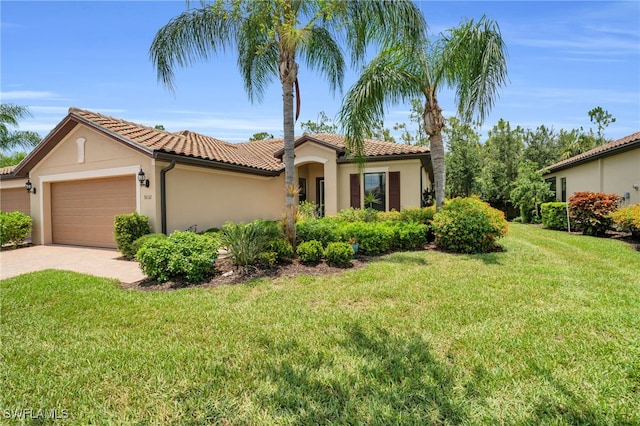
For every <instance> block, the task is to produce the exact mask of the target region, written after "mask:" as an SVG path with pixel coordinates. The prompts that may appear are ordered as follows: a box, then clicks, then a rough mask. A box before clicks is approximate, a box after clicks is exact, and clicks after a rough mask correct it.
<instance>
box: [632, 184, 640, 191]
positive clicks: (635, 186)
mask: <svg viewBox="0 0 640 426" xmlns="http://www.w3.org/2000/svg"><path fill="white" fill-rule="evenodd" d="M631 186H633V189H635V190H636V191H637V190H638V188H640V185H638V184H637V183H634V184H633V185H631Z"/></svg>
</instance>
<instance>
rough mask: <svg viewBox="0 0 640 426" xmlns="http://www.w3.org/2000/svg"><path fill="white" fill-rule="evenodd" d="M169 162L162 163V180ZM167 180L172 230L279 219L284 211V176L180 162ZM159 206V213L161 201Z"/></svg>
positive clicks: (201, 228) (168, 212)
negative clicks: (230, 222) (228, 170)
mask: <svg viewBox="0 0 640 426" xmlns="http://www.w3.org/2000/svg"><path fill="white" fill-rule="evenodd" d="M166 165H168V163H166V164H160V162H158V164H157V170H158V179H159V170H160V169H162V168H163V167H165V166H166ZM166 183H167V232H168V233H171V232H173V231H175V230H185V229H187V228H189V227H191V226H193V225H197V229H198V231H204V230H206V229H209V228H212V227H216V228H219V227H221V226H222V225H223V224H224V223H225V222H227V221H234V222H250V221H252V220H255V219H272V220H278V219H280V218H281V217H282V215H283V214H284V205H285V187H284V175H280V176H277V177H264V176H255V175H250V174H246V173H236V172H227V171H222V170H216V169H206V168H202V167H195V166H189V165H181V164H178V165H176V166H175V168H174V169H172V170H170V171H168V172H167V174H166ZM157 208H158V212H159V211H160V205H159V204H158V207H157ZM157 228H158V229H157V231H158V232H160V229H159V227H157Z"/></svg>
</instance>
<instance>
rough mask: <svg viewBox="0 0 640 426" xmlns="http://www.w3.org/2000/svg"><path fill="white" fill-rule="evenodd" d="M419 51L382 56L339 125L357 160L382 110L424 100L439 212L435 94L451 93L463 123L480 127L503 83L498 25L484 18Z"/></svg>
mask: <svg viewBox="0 0 640 426" xmlns="http://www.w3.org/2000/svg"><path fill="white" fill-rule="evenodd" d="M422 45H423V47H422V48H421V49H419V50H412V48H411V47H406V46H405V47H401V48H390V49H386V50H383V51H381V52H380V53H379V54H378V56H376V57H375V58H374V59H373V60H372V61H371V62H370V63H369V64H368V65H367V67H366V68H365V70H364V71H363V73H362V75H361V77H360V78H359V79H358V81H357V82H356V83H355V84H354V86H353V87H352V88H351V89H350V90H349V92H348V93H347V95H346V96H345V99H344V102H343V105H342V107H341V109H340V111H339V113H338V121H339V122H340V124H341V126H342V127H343V129H344V130H345V136H346V142H347V144H348V146H349V147H350V148H351V151H352V152H354V153H356V154H359V153H361V152H362V150H363V139H364V135H366V132H367V129H369V128H370V127H371V126H373V125H374V124H375V123H377V122H379V121H380V120H381V119H382V118H383V117H384V109H385V106H386V105H387V104H397V103H399V102H406V101H409V100H411V99H413V98H416V97H420V98H422V97H424V113H423V116H422V119H423V120H424V130H425V132H426V133H427V135H428V136H429V143H430V146H431V164H432V166H433V171H434V178H435V193H436V208H438V207H440V206H441V205H442V203H443V202H444V191H445V165H444V161H445V160H444V144H443V142H442V129H443V127H444V126H445V120H444V117H443V116H442V109H441V108H440V104H439V103H438V97H437V94H438V90H439V89H442V88H443V87H449V88H453V89H455V91H456V105H457V110H458V115H459V116H460V119H461V120H462V121H463V123H465V124H466V123H471V122H472V121H473V120H474V119H475V120H476V122H477V123H478V124H479V123H481V122H482V121H483V120H484V119H485V118H486V116H487V115H488V113H489V110H490V109H491V107H492V106H493V103H494V100H495V99H496V96H497V91H498V89H499V88H500V87H501V86H502V85H503V84H504V83H505V81H506V78H507V67H506V47H505V44H504V42H503V40H502V36H501V34H500V29H499V28H498V24H497V23H496V22H494V21H492V20H490V19H487V18H486V17H484V16H483V17H482V18H481V19H480V20H479V21H477V22H475V21H474V20H473V19H472V20H469V21H467V22H466V23H463V24H462V25H461V26H460V27H457V28H453V29H450V30H448V31H447V32H446V33H445V34H441V37H440V38H439V39H438V40H436V41H434V42H430V41H429V40H428V39H426V38H425V39H423V43H422Z"/></svg>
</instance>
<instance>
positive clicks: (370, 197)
mask: <svg viewBox="0 0 640 426" xmlns="http://www.w3.org/2000/svg"><path fill="white" fill-rule="evenodd" d="M385 177H386V174H385V173H365V174H364V207H365V208H371V209H374V210H380V211H385V209H386V206H387V198H386V185H385Z"/></svg>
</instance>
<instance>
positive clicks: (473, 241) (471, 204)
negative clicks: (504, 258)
mask: <svg viewBox="0 0 640 426" xmlns="http://www.w3.org/2000/svg"><path fill="white" fill-rule="evenodd" d="M431 226H432V227H433V232H434V234H435V237H436V244H437V245H438V246H439V247H441V248H443V249H446V250H452V251H455V252H459V253H484V252H489V251H492V250H494V249H495V248H496V240H497V239H498V238H500V237H503V236H505V235H506V234H507V232H508V230H509V223H508V222H507V221H506V220H505V218H504V213H503V212H501V211H500V210H497V209H494V208H493V207H491V206H490V205H489V204H487V203H485V202H484V201H481V200H480V199H479V198H477V197H470V198H459V197H458V198H454V199H453V200H450V201H448V202H446V203H445V204H444V206H442V208H441V209H440V210H439V211H438V212H437V213H436V214H435V216H434V218H433V221H432V222H431Z"/></svg>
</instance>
